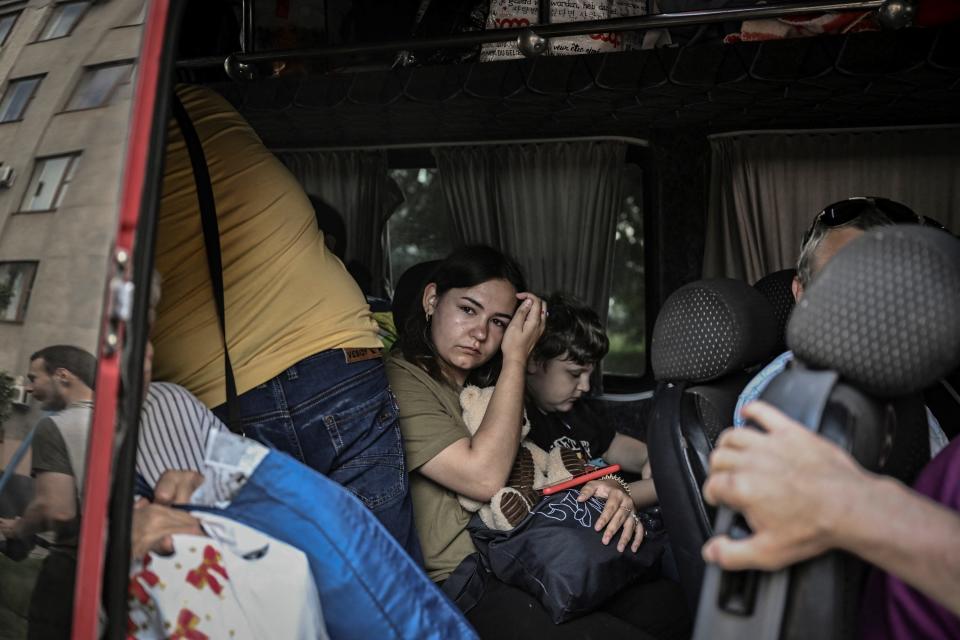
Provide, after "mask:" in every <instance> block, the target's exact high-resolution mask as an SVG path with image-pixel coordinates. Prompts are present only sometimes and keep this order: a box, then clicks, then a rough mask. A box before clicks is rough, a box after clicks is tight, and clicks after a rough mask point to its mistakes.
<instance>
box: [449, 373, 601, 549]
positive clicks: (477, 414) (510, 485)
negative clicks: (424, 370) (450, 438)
mask: <svg viewBox="0 0 960 640" xmlns="http://www.w3.org/2000/svg"><path fill="white" fill-rule="evenodd" d="M493 389H494V388H493V387H484V388H480V387H476V386H473V385H467V386H466V387H465V388H464V389H463V391H462V392H460V408H461V409H462V410H463V422H464V423H465V424H466V425H467V429H469V431H470V434H471V435H473V434H474V433H476V432H477V429H478V428H479V427H480V422H481V420H483V414H484V413H486V411H487V405H488V404H490V398H491V397H492V396H493ZM520 433H521V438H523V440H522V442H521V443H520V449H519V451H518V452H517V458H516V460H515V461H514V463H513V469H511V470H510V477H509V478H508V479H507V484H506V486H504V487H503V488H502V489H500V490H499V491H497V492H496V493H495V494H494V495H493V498H491V500H490V502H478V501H476V500H471V499H470V498H467V497H466V496H462V495H458V496H457V500H459V502H460V504H461V506H463V508H464V509H466V510H467V511H470V512H478V513H479V514H480V519H481V520H483V523H484V524H485V525H487V527H489V528H491V529H496V530H498V531H510V530H511V529H513V528H514V527H516V526H517V525H518V524H520V522H521V521H522V520H523V519H524V518H526V517H527V515H528V514H529V513H530V512H531V511H532V510H533V508H534V507H535V506H536V504H537V503H538V502H539V501H540V494H539V492H538V490H539V489H542V488H543V487H546V486H549V485H552V484H556V483H558V482H563V481H564V480H569V479H570V478H572V477H573V476H575V475H580V474H582V473H584V472H585V471H586V461H585V460H584V457H583V453H582V452H580V451H577V450H576V449H565V448H562V447H555V448H554V449H552V450H551V451H550V452H549V453H548V452H546V451H544V450H543V449H541V448H540V447H538V446H537V445H536V444H534V443H533V442H531V441H530V440H528V439H527V434H528V433H530V420H528V419H527V414H526V412H524V414H523V426H522V428H521V432H520Z"/></svg>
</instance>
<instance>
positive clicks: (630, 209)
mask: <svg viewBox="0 0 960 640" xmlns="http://www.w3.org/2000/svg"><path fill="white" fill-rule="evenodd" d="M644 259H645V258H644V238H643V170H642V169H641V168H640V167H639V166H638V165H636V164H632V163H627V165H626V166H625V167H624V174H623V195H622V196H621V201H620V212H619V213H618V214H617V235H616V239H615V240H614V250H613V283H612V286H611V289H610V306H609V307H608V308H607V337H608V338H609V339H610V352H609V353H608V354H607V357H606V358H605V359H604V361H603V371H604V373H612V374H616V375H622V376H642V375H643V374H644V373H645V372H646V362H647V358H646V349H647V344H646V334H647V328H646V327H647V322H646V313H645V307H646V280H645V270H644Z"/></svg>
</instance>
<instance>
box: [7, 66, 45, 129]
mask: <svg viewBox="0 0 960 640" xmlns="http://www.w3.org/2000/svg"><path fill="white" fill-rule="evenodd" d="M41 80H43V76H33V77H31V78H18V79H17V80H11V81H10V82H9V83H8V84H7V90H6V91H4V92H3V99H2V100H0V122H16V121H17V120H20V119H22V118H23V113H24V111H26V110H27V105H29V104H30V101H31V100H33V96H34V94H35V93H36V92H37V87H38V86H40V81H41Z"/></svg>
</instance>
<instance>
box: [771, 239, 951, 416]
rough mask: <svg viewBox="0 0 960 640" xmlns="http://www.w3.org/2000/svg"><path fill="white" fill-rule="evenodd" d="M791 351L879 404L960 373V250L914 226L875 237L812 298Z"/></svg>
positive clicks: (834, 267) (832, 267)
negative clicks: (958, 369) (875, 397)
mask: <svg viewBox="0 0 960 640" xmlns="http://www.w3.org/2000/svg"><path fill="white" fill-rule="evenodd" d="M787 344H789V345H790V347H791V348H792V349H793V350H794V352H795V354H796V356H797V357H798V358H799V359H800V360H802V361H803V362H805V363H806V364H808V365H810V366H813V367H815V368H824V369H833V370H834V371H836V372H837V373H839V374H840V375H841V376H843V377H845V378H846V379H848V380H849V381H851V382H852V383H853V384H855V385H857V386H858V387H860V388H861V389H863V390H864V391H866V392H868V393H872V394H874V395H878V396H884V397H896V396H902V395H906V394H910V393H913V392H916V391H919V390H920V389H923V388H924V387H927V386H929V385H930V384H932V383H933V382H935V381H936V380H938V379H939V378H941V377H943V376H944V375H946V374H947V373H949V372H950V371H951V370H953V369H954V368H955V367H956V366H957V364H958V363H960V240H957V239H956V238H954V237H953V236H951V235H950V234H948V233H945V232H943V231H940V230H936V229H929V228H924V227H919V226H912V225H911V226H907V225H904V226H895V227H881V228H877V229H872V230H870V231H868V232H867V233H865V234H864V235H863V236H862V237H860V238H858V239H857V240H855V241H853V242H851V243H850V245H849V246H847V247H845V248H844V249H843V250H842V251H840V253H838V254H837V255H836V256H835V257H834V258H833V259H832V260H831V261H830V262H829V263H827V265H826V266H825V267H824V269H823V271H822V272H821V273H820V275H819V276H818V277H817V278H816V280H814V282H813V283H812V284H811V286H810V288H809V289H808V290H807V291H806V292H805V293H804V296H803V298H802V299H801V300H800V303H799V304H798V305H797V307H796V309H795V310H794V312H793V315H792V316H791V318H790V323H789V325H788V327H787Z"/></svg>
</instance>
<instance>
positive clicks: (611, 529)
mask: <svg viewBox="0 0 960 640" xmlns="http://www.w3.org/2000/svg"><path fill="white" fill-rule="evenodd" d="M592 497H596V498H600V499H601V500H606V504H605V505H604V507H603V512H602V513H601V514H600V517H599V518H597V522H596V524H595V525H594V527H593V528H594V529H595V530H597V531H603V544H609V543H610V541H611V540H612V539H613V536H614V535H616V533H617V531H620V539H619V541H618V542H617V550H618V551H621V552H622V551H624V550H625V549H626V548H627V545H628V544H629V545H630V548H631V549H632V550H633V551H634V552H636V551H637V549H639V548H640V543H641V542H643V525H642V524H640V520H639V519H638V518H637V517H636V513H635V510H634V505H633V499H632V498H631V497H630V495H629V494H627V492H626V491H624V490H623V488H622V487H621V486H620V485H619V483H617V482H616V481H615V480H602V479H601V480H593V481H591V482H588V483H587V484H585V485H584V486H583V489H581V490H580V497H579V498H577V500H578V501H579V502H586V501H587V500H589V499H590V498H592ZM621 529H622V530H621ZM631 539H632V540H633V543H632V544H631V543H630V541H631Z"/></svg>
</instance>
